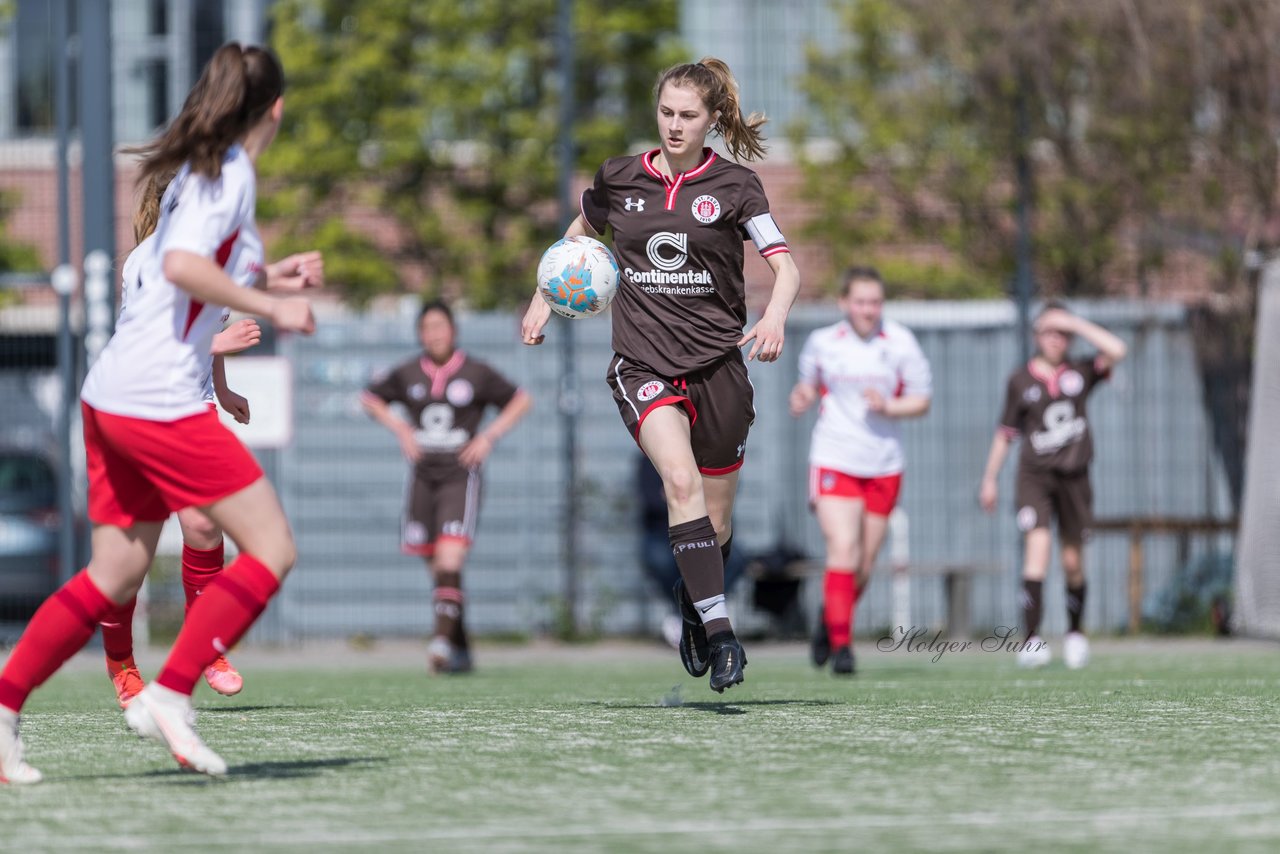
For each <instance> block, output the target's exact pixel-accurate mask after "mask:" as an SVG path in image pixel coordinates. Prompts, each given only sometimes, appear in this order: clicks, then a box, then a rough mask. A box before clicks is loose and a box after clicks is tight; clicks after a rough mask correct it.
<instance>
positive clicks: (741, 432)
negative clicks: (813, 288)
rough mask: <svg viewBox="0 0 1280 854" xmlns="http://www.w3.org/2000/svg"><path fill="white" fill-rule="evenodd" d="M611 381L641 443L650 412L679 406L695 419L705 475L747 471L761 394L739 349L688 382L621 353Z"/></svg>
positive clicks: (611, 365)
mask: <svg viewBox="0 0 1280 854" xmlns="http://www.w3.org/2000/svg"><path fill="white" fill-rule="evenodd" d="M606 379H607V380H608V382H609V387H610V388H611V389H613V401H614V403H616V404H617V405H618V413H619V414H620V415H621V416H622V421H623V423H624V424H626V425H627V429H628V430H630V431H631V437H632V438H633V439H635V440H636V441H637V442H639V439H640V425H641V424H643V423H644V419H645V418H646V417H648V415H649V413H650V412H653V411H654V410H655V409H657V408H658V407H659V406H670V405H675V404H678V405H679V406H681V407H683V408H684V411H685V412H686V413H687V414H688V416H689V426H690V433H691V438H692V445H693V458H694V460H695V461H696V462H697V463H698V470H699V471H700V472H702V473H703V474H705V475H712V476H714V475H722V474H729V473H730V472H734V471H737V470H738V469H739V468H741V467H742V461H743V457H744V455H745V453H746V447H747V433H748V432H750V430H751V424H752V422H754V421H755V419H756V410H755V405H754V400H755V389H753V388H752V386H751V379H750V378H749V377H748V376H747V366H746V363H745V362H743V361H742V354H741V353H740V352H738V351H737V350H734V351H733V352H731V353H729V354H728V355H726V356H725V358H724V359H722V360H720V361H719V362H716V363H715V364H714V365H710V366H708V367H706V368H702V369H701V370H698V371H695V372H694V373H691V374H688V375H687V376H683V377H664V376H660V375H658V374H657V373H655V372H654V371H653V370H652V369H650V368H648V367H646V366H644V365H639V364H634V363H631V362H628V361H627V360H626V359H624V358H623V357H622V356H619V355H618V354H616V353H615V354H614V355H613V359H612V360H610V362H609V373H608V375H607V376H606Z"/></svg>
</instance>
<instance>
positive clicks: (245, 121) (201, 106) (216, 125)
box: [125, 42, 284, 186]
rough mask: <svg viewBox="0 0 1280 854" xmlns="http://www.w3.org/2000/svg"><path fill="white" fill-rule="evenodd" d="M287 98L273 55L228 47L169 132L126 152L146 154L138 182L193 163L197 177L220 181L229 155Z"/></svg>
mask: <svg viewBox="0 0 1280 854" xmlns="http://www.w3.org/2000/svg"><path fill="white" fill-rule="evenodd" d="M283 93H284V69H283V68H281V66H280V61H279V60H278V59H276V58H275V55H274V54H272V53H271V52H270V51H268V50H267V49H266V48H262V47H257V46H255V45H248V46H241V45H240V44H239V43H238V42H228V43H227V44H224V45H223V46H222V47H220V48H218V50H217V52H215V53H214V55H213V58H212V59H210V60H209V63H208V65H206V66H205V67H204V70H203V71H202V72H201V73H200V79H199V80H197V81H196V85H195V86H194V87H192V89H191V93H190V94H189V95H187V100H186V103H184V104H183V105H182V112H180V113H178V116H177V118H175V119H174V120H173V121H172V122H170V123H169V126H168V127H167V128H165V130H164V132H163V133H161V134H160V135H159V136H158V137H156V138H155V139H153V140H152V141H151V142H148V143H146V144H145V145H141V146H138V147H136V148H130V149H125V151H126V152H127V153H129V154H138V155H141V158H142V161H141V171H140V173H139V175H138V183H139V184H141V185H143V186H146V184H147V182H149V181H151V180H152V179H153V178H155V177H157V176H164V175H168V176H172V175H173V174H174V173H176V172H177V171H178V167H180V166H182V164H183V163H190V164H191V171H192V172H195V173H196V174H198V175H204V176H205V177H207V178H210V179H217V178H218V177H219V176H221V174H222V161H223V158H225V157H226V154H227V150H228V149H229V148H231V146H232V145H233V144H234V143H235V142H236V141H237V140H238V139H240V137H242V136H244V134H245V133H246V132H247V131H248V130H249V129H250V128H252V127H253V126H254V125H255V124H257V123H258V120H259V119H261V118H262V117H263V116H264V115H266V113H267V111H268V110H269V109H271V105H272V104H274V103H275V102H276V99H277V98H279V97H280V95H281V94H283ZM165 183H168V182H167V181H166V182H165Z"/></svg>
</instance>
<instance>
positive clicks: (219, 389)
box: [101, 175, 324, 709]
mask: <svg viewBox="0 0 1280 854" xmlns="http://www.w3.org/2000/svg"><path fill="white" fill-rule="evenodd" d="M170 177H171V176H166V175H153V176H151V178H149V179H148V180H147V182H146V184H145V186H144V187H143V190H142V200H141V202H140V203H139V206H138V210H137V212H136V213H135V214H134V217H133V232H134V237H135V238H136V239H137V241H138V245H137V247H135V248H134V250H133V251H132V252H130V253H129V257H128V258H126V259H125V262H124V271H123V274H122V277H121V278H122V280H123V283H124V285H123V287H122V289H121V293H122V294H123V295H124V296H125V299H126V300H127V298H128V293H129V291H130V287H129V284H130V283H131V282H138V281H140V275H141V271H140V269H139V268H140V266H141V264H142V259H144V258H146V257H147V256H148V253H150V252H151V251H152V250H153V246H152V244H153V243H154V238H153V237H152V234H153V233H154V232H155V228H156V222H157V221H158V220H159V218H160V200H161V198H162V197H163V195H164V191H165V188H166V187H167V186H168V185H169V181H170ZM227 272H228V274H229V275H231V277H232V278H233V279H234V280H235V281H236V283H237V284H239V285H241V286H250V285H253V286H265V287H266V288H268V289H269V290H299V289H302V288H307V287H320V286H322V285H323V284H324V260H323V258H322V256H321V254H320V253H319V252H306V253H302V254H298V255H290V256H289V257H287V258H285V259H283V260H281V261H278V262H276V263H274V264H268V265H267V267H266V276H265V278H264V277H263V276H262V275H261V274H260V272H259V270H258V269H257V267H256V265H255V264H253V263H249V264H246V265H245V266H244V267H243V268H242V269H232V268H228V269H227ZM126 304H127V303H126ZM124 310H125V306H124V305H122V306H121V314H122V315H123V313H124ZM230 314H231V312H230V311H228V310H226V309H224V310H223V312H222V316H221V318H220V321H219V325H220V326H222V325H225V324H226V322H227V320H228V319H229V317H230ZM260 340H262V330H261V329H260V328H259V327H258V322H257V321H256V320H254V319H252V318H245V319H243V320H238V321H236V322H235V323H233V324H231V326H229V327H227V328H225V329H223V331H221V332H219V333H218V334H217V335H215V336H213V344H212V346H211V349H210V356H209V359H208V361H207V363H206V364H205V366H204V371H203V372H202V374H201V378H200V380H199V383H200V388H201V390H202V392H203V397H204V400H205V403H207V404H208V406H209V407H210V408H211V409H215V410H216V405H217V404H221V405H222V408H223V409H225V410H226V411H227V412H229V413H230V414H231V415H232V417H234V418H235V419H236V421H238V422H240V423H241V424H248V423H249V402H248V401H247V400H245V399H244V397H242V396H241V395H239V394H236V393H235V392H234V391H232V390H231V389H230V388H228V387H227V376H226V370H225V369H224V365H223V361H222V357H223V356H226V355H231V354H233V353H239V352H241V351H243V350H247V349H248V348H250V347H253V346H254V345H256V344H257V343H258V342H259V341H260ZM177 515H178V524H179V525H180V526H181V528H182V590H183V593H184V594H185V596H186V611H190V610H191V606H192V604H194V603H195V600H196V597H197V596H199V595H200V592H201V591H202V590H203V589H204V588H205V587H206V586H207V585H208V584H209V582H210V581H212V580H213V579H214V578H216V577H217V575H218V573H219V572H221V571H222V562H223V541H222V529H221V528H219V527H218V526H217V524H215V523H214V522H213V521H212V520H210V519H209V517H208V516H206V515H204V513H202V512H200V511H199V510H197V509H196V508H194V507H184V508H182V509H181V510H179V511H178V514H177ZM137 602H138V600H137V597H133V598H130V599H129V601H128V602H126V603H125V604H123V605H121V606H120V607H119V608H117V609H115V610H114V611H113V612H112V613H110V614H108V615H107V616H106V617H105V618H104V619H103V620H102V624H101V628H102V645H103V648H104V650H105V651H106V655H107V674H108V675H109V676H110V677H111V683H112V686H113V687H114V688H115V691H116V701H117V702H119V704H120V708H122V709H123V708H125V707H127V706H128V705H129V702H130V701H131V700H132V699H133V697H134V695H135V694H137V693H138V692H139V691H141V690H142V689H143V687H144V686H145V683H144V682H143V681H142V674H141V673H140V672H139V671H138V665H137V664H136V663H135V662H134V660H133V612H134V608H135V607H136V605H137ZM204 678H205V681H206V682H208V683H209V687H210V688H212V689H213V690H215V691H217V692H218V693H219V694H222V695H224V696H227V697H230V696H233V695H235V694H238V693H240V690H241V688H243V687H244V679H243V678H242V677H241V676H240V673H239V671H237V670H236V669H235V668H234V667H232V666H231V663H230V662H229V661H227V657H226V656H225V655H219V656H218V657H217V658H215V659H214V660H213V663H212V664H210V665H209V666H208V667H206V668H205V671H204Z"/></svg>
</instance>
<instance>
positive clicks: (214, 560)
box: [182, 543, 224, 612]
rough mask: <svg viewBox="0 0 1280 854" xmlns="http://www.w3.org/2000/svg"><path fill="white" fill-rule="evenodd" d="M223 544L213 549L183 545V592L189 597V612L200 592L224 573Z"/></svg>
mask: <svg viewBox="0 0 1280 854" xmlns="http://www.w3.org/2000/svg"><path fill="white" fill-rule="evenodd" d="M223 559H224V554H223V548H222V543H218V545H216V546H215V547H213V548H211V549H193V548H191V546H189V545H187V544H186V543H183V544H182V592H183V593H185V594H186V595H187V612H190V611H191V606H192V605H194V604H195V601H196V597H197V596H199V595H200V591H201V590H203V589H205V587H207V586H209V582H210V581H213V580H214V579H215V578H217V577H218V573H219V572H222V561H223Z"/></svg>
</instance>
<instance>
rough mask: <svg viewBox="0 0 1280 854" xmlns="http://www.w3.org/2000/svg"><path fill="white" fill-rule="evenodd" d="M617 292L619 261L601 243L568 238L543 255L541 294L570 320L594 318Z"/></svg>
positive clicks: (541, 262)
mask: <svg viewBox="0 0 1280 854" xmlns="http://www.w3.org/2000/svg"><path fill="white" fill-rule="evenodd" d="M617 292H618V262H617V261H615V260H614V258H613V253H612V252H610V251H609V247H608V246H605V245H604V244H603V243H601V242H600V241H599V240H596V239H594V238H591V237H583V236H576V237H566V238H564V239H563V240H557V241H556V242H555V243H553V244H551V246H550V248H548V249H547V251H546V252H544V253H542V260H541V261H539V262H538V293H540V294H542V298H543V299H545V300H546V301H547V304H548V305H550V306H551V310H552V311H554V312H555V313H556V314H559V315H561V316H562V317H567V318H569V319H570V320H578V319H580V318H583V317H594V316H596V315H597V314H599V313H600V312H602V311H604V310H605V309H606V308H608V307H609V303H610V302H611V301H612V300H613V296H614V294H616V293H617Z"/></svg>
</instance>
